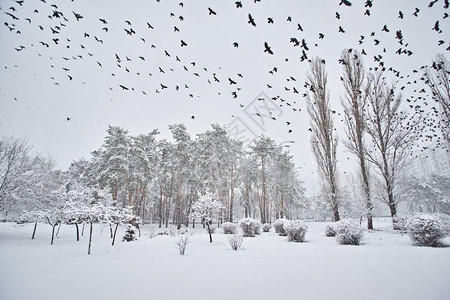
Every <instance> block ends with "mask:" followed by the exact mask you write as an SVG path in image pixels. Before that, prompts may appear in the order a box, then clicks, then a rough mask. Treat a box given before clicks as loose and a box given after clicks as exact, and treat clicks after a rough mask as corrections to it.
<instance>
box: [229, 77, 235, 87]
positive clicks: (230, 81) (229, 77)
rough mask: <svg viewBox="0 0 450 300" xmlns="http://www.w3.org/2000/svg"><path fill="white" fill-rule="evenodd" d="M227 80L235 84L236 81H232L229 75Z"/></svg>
mask: <svg viewBox="0 0 450 300" xmlns="http://www.w3.org/2000/svg"><path fill="white" fill-rule="evenodd" d="M228 81H229V82H230V85H232V84H236V81H234V80H233V79H231V78H230V77H228Z"/></svg>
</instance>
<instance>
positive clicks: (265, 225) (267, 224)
mask: <svg viewBox="0 0 450 300" xmlns="http://www.w3.org/2000/svg"><path fill="white" fill-rule="evenodd" d="M271 227H272V226H270V224H269V223H264V224H263V232H269V231H270V228H271Z"/></svg>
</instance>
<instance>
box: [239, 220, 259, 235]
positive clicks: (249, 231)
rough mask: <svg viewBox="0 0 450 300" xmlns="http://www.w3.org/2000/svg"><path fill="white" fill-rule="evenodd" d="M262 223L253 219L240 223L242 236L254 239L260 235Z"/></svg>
mask: <svg viewBox="0 0 450 300" xmlns="http://www.w3.org/2000/svg"><path fill="white" fill-rule="evenodd" d="M259 224H260V223H259V222H257V221H256V220H254V219H252V218H244V219H241V220H240V221H239V226H240V227H241V229H242V234H243V236H245V237H254V236H255V235H257V234H260V231H259V226H260V225H259Z"/></svg>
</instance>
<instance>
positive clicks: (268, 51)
mask: <svg viewBox="0 0 450 300" xmlns="http://www.w3.org/2000/svg"><path fill="white" fill-rule="evenodd" d="M264 48H265V49H264V52H267V53H269V54H273V51H272V49H270V47H269V44H268V43H267V42H264Z"/></svg>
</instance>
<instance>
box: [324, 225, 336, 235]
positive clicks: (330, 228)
mask: <svg viewBox="0 0 450 300" xmlns="http://www.w3.org/2000/svg"><path fill="white" fill-rule="evenodd" d="M325 236H329V237H335V236H336V229H335V228H334V226H333V225H327V226H326V227H325Z"/></svg>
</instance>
